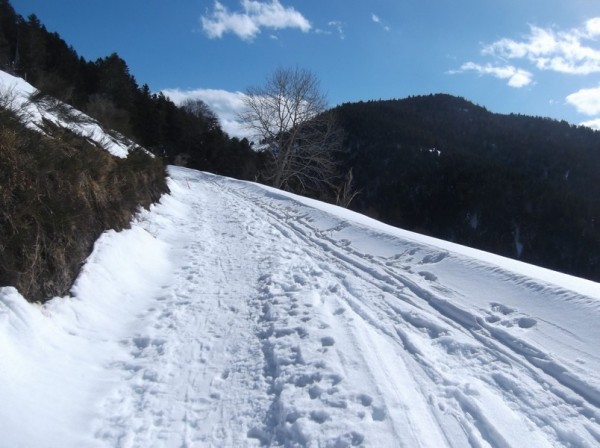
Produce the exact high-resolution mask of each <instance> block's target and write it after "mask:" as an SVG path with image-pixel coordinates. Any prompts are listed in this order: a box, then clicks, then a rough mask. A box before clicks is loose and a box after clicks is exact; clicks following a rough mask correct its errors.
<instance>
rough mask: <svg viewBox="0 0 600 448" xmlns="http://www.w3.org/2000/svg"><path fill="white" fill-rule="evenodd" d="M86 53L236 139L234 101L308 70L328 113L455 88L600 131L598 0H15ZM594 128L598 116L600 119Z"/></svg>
mask: <svg viewBox="0 0 600 448" xmlns="http://www.w3.org/2000/svg"><path fill="white" fill-rule="evenodd" d="M11 3H12V4H13V6H14V7H15V9H16V11H17V12H18V13H19V14H21V15H24V16H27V15H29V14H31V13H35V14H36V15H37V16H38V17H39V18H40V19H41V21H42V22H43V23H44V24H45V25H46V27H47V28H48V29H49V30H50V31H56V32H58V33H59V34H60V35H61V36H62V37H63V38H64V39H65V40H66V41H67V42H68V43H69V44H71V45H73V47H74V48H75V50H77V52H78V53H79V54H80V55H82V56H84V57H85V58H88V59H92V60H94V59H96V58H98V57H102V56H107V55H109V54H110V53H112V52H117V53H118V54H119V55H120V56H121V57H123V58H124V59H125V60H126V61H127V63H128V65H129V67H130V70H131V73H132V74H133V75H134V76H135V77H136V79H137V81H138V83H140V84H142V83H147V84H148V85H149V86H150V88H151V89H152V90H153V91H163V90H164V91H166V92H167V93H168V94H169V95H171V97H172V98H173V99H174V100H181V99H182V98H187V97H198V98H202V99H204V100H205V101H207V102H208V103H209V104H210V105H211V106H212V107H213V108H214V109H215V110H216V112H217V113H218V114H219V115H220V116H221V117H222V120H223V122H224V126H225V128H226V129H227V130H229V131H230V132H234V133H235V132H236V131H235V123H233V121H232V113H233V111H234V110H235V109H236V107H238V105H239V104H240V102H239V94H237V93H236V92H243V91H244V90H245V89H246V88H247V87H249V86H252V85H259V84H261V83H262V81H263V80H264V78H265V76H266V75H268V74H269V73H270V72H271V71H272V70H273V69H275V68H277V67H287V66H299V67H302V68H307V69H310V70H311V71H313V72H314V73H315V74H316V75H317V77H318V78H319V79H320V81H321V86H322V88H323V90H324V91H325V92H327V94H328V98H329V101H330V103H331V105H336V104H340V103H343V102H348V101H358V100H369V99H389V98H404V97H407V96H409V95H418V94H429V93H439V92H442V93H450V94H453V95H458V96H462V97H465V98H466V99H468V100H471V101H473V102H475V103H477V104H480V105H482V106H485V107H486V108H488V109H489V110H491V111H493V112H500V113H510V112H515V113H522V114H528V115H538V116H547V117H552V118H556V119H560V120H567V121H569V122H571V123H576V124H579V123H582V122H586V123H589V124H590V125H591V126H596V125H597V126H598V127H599V128H600V2H598V1H597V0H568V1H567V0H455V1H450V0H387V1H383V0H370V1H353V0H219V1H214V0H176V1H169V0H102V1H100V0H85V1H82V0H53V1H48V0H12V2H11ZM596 120H597V121H596Z"/></svg>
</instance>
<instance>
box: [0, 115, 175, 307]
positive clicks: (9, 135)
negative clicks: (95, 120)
mask: <svg viewBox="0 0 600 448" xmlns="http://www.w3.org/2000/svg"><path fill="white" fill-rule="evenodd" d="M44 131H45V133H46V135H43V134H41V133H38V132H34V131H31V130H28V129H26V128H25V127H24V126H23V125H22V124H21V123H20V121H19V120H18V119H17V117H16V116H15V114H14V113H13V112H10V111H9V110H7V109H0V286H7V285H10V286H15V287H17V288H18V289H19V291H20V292H21V293H22V294H23V295H24V296H25V297H26V298H27V299H28V300H31V301H43V300H45V299H48V298H51V297H53V296H57V295H64V294H65V293H67V292H68V291H69V289H70V287H71V285H72V283H73V281H74V279H75V277H76V275H77V273H78V271H79V268H80V266H81V264H82V262H83V261H84V260H85V259H86V257H87V256H88V255H89V254H90V252H91V250H92V247H93V244H94V241H95V240H96V239H97V238H98V237H99V236H100V234H101V233H102V232H103V231H105V230H107V229H111V228H112V229H117V230H119V229H123V228H125V227H127V226H128V225H129V222H130V220H131V218H132V216H133V214H134V213H135V212H136V210H138V207H139V206H144V207H148V206H149V205H150V204H151V203H152V202H155V201H157V200H158V199H159V198H160V196H161V194H163V193H165V192H166V191H168V188H167V186H166V180H165V178H166V173H165V168H164V165H163V162H162V161H161V160H160V159H158V158H152V157H150V156H149V155H148V154H146V153H145V152H144V151H142V150H141V149H137V150H133V151H131V152H130V154H129V156H128V157H127V158H125V159H119V158H117V157H114V156H112V155H111V154H110V153H109V152H108V151H106V150H104V149H103V148H101V147H99V146H100V144H98V143H93V142H90V141H89V140H88V139H86V138H84V137H83V136H79V135H76V134H75V133H73V132H71V131H69V130H66V129H64V128H60V127H57V126H56V125H54V124H52V123H49V122H46V123H45V129H44Z"/></svg>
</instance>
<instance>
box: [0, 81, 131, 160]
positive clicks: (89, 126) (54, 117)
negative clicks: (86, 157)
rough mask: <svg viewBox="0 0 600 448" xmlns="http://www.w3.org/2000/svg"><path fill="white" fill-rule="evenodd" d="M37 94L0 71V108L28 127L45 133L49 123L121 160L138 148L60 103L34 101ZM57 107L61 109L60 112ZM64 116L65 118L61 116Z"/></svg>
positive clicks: (54, 101) (29, 86) (30, 87)
mask: <svg viewBox="0 0 600 448" xmlns="http://www.w3.org/2000/svg"><path fill="white" fill-rule="evenodd" d="M36 93H37V90H36V89H35V87H33V86H32V85H31V84H29V83H27V82H26V81H25V80H23V79H22V78H17V77H15V76H13V75H11V74H9V73H6V72H3V71H1V70H0V107H4V108H8V109H11V110H13V111H14V112H16V113H17V114H19V115H20V118H21V120H22V121H23V122H25V124H26V126H27V127H28V128H30V129H33V130H35V131H41V130H42V129H43V125H44V121H45V120H47V121H49V122H51V123H53V124H55V125H57V126H59V127H62V128H66V129H69V130H71V131H72V132H74V133H76V134H78V135H81V136H84V137H86V138H87V139H88V140H90V141H91V142H94V143H96V144H100V145H101V146H102V147H103V148H104V149H106V150H107V151H109V152H110V153H111V154H112V155H114V156H116V157H121V158H125V157H127V154H128V153H129V150H130V149H131V148H133V147H138V145H135V144H134V143H133V142H131V141H128V140H127V139H126V138H124V137H123V136H121V135H118V134H116V133H112V135H111V134H110V133H107V132H106V131H105V130H104V129H102V127H101V126H100V124H99V123H98V122H97V121H96V120H94V119H93V118H90V117H89V116H87V115H85V114H84V113H82V112H80V111H78V110H76V109H73V108H72V107H71V106H68V105H66V104H64V103H61V102H60V101H57V100H53V101H51V102H48V101H46V102H44V101H38V102H36V101H34V100H33V99H32V98H33V96H34V95H35V94H36ZM53 105H54V106H55V107H54V110H53V107H52V106H53ZM56 106H59V107H58V109H59V110H60V112H59V111H58V110H56V109H57V107H56ZM61 113H62V115H64V116H62V117H61Z"/></svg>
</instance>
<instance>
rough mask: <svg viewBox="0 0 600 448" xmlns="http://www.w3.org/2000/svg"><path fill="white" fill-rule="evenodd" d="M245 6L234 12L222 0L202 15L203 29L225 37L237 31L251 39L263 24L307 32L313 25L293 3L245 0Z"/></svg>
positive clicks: (240, 35)
mask: <svg viewBox="0 0 600 448" xmlns="http://www.w3.org/2000/svg"><path fill="white" fill-rule="evenodd" d="M240 4H241V7H242V10H241V11H239V12H231V11H229V10H228V9H227V7H225V6H224V5H223V4H222V3H220V2H219V1H218V0H217V1H215V4H214V9H213V11H212V12H211V13H208V14H206V15H204V16H202V17H201V19H200V21H201V23H202V29H203V30H204V32H205V33H206V35H207V36H208V37H210V38H211V39H215V38H221V37H223V35H224V34H226V33H233V34H235V35H236V36H238V37H239V38H241V39H243V40H246V41H250V40H252V39H254V38H255V37H256V36H257V35H258V34H260V32H261V30H262V29H263V28H269V29H276V30H280V29H285V28H295V29H299V30H301V31H303V32H308V31H310V29H311V24H310V22H309V21H308V20H307V19H306V18H305V17H304V16H303V15H302V14H301V13H299V12H298V11H296V10H295V9H294V8H292V7H285V6H283V5H282V4H281V3H280V2H279V0H271V1H270V2H261V1H254V0H242V1H241V2H240Z"/></svg>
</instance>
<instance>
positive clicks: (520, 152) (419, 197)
mask: <svg viewBox="0 0 600 448" xmlns="http://www.w3.org/2000/svg"><path fill="white" fill-rule="evenodd" d="M335 112H336V113H337V117H338V120H339V122H340V124H341V126H342V127H343V129H344V132H345V142H344V147H345V149H346V151H345V153H344V155H343V158H344V163H345V164H346V165H347V166H348V167H351V168H352V169H353V174H354V181H355V186H356V188H357V189H359V190H360V191H361V194H360V196H358V198H357V199H356V200H355V202H354V203H353V204H352V208H354V209H355V210H357V211H360V212H364V213H368V214H370V215H373V216H376V217H377V218H379V219H381V220H383V221H385V222H387V223H390V224H392V225H396V226H400V227H403V228H406V229H408V230H415V231H418V232H421V233H425V234H428V235H432V236H436V237H438V238H442V239H446V240H450V241H454V242H457V243H459V244H465V245H469V246H472V247H476V248H479V249H482V250H486V251H491V252H494V253H497V254H500V255H505V256H509V257H512V258H518V259H520V260H523V261H526V262H530V263H534V264H537V265H541V266H544V267H547V268H551V269H555V270H559V271H562V272H567V273H570V274H574V275H578V276H582V277H586V278H589V279H593V280H595V281H598V280H600V226H599V225H598V220H599V219H600V185H599V184H598V182H597V179H598V174H599V173H600V133H599V132H596V131H593V130H591V129H589V128H585V127H577V126H573V125H570V124H568V123H566V122H564V121H562V122H558V121H555V120H551V119H547V118H539V117H529V116H522V115H514V114H511V115H502V114H495V113H491V112H489V111H487V110H486V109H485V108H483V107H480V106H477V105H475V104H473V103H471V102H469V101H467V100H465V99H462V98H457V97H453V96H450V95H445V94H437V95H429V96H417V97H410V98H407V99H404V100H388V101H369V102H359V103H353V104H343V105H341V106H339V107H337V108H335Z"/></svg>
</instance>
